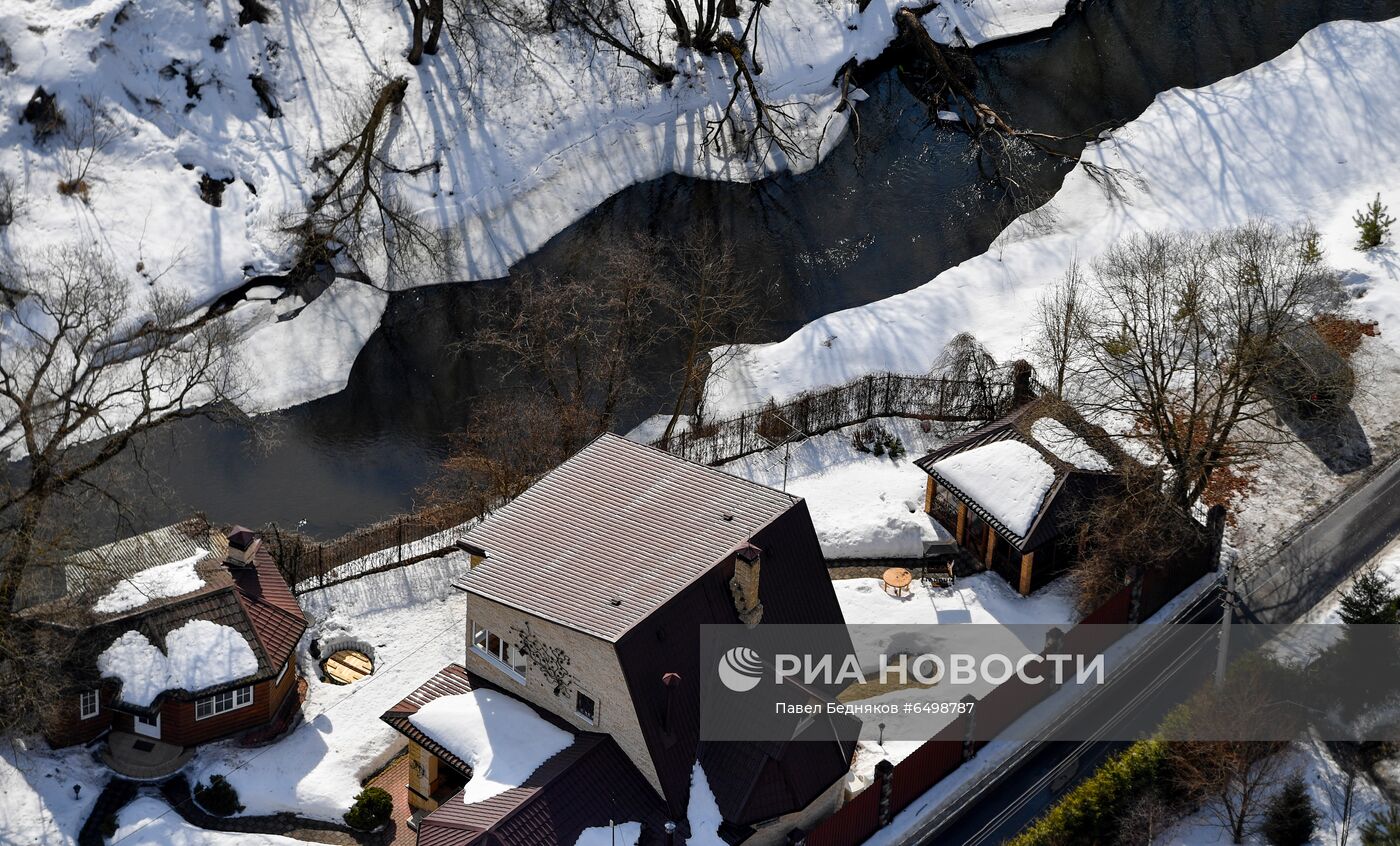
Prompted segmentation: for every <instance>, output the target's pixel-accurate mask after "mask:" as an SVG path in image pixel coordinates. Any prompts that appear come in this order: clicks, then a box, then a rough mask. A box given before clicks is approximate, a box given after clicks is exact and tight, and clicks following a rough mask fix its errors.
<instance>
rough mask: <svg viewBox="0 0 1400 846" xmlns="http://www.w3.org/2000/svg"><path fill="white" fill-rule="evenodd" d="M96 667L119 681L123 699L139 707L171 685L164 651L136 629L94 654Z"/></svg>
mask: <svg viewBox="0 0 1400 846" xmlns="http://www.w3.org/2000/svg"><path fill="white" fill-rule="evenodd" d="M97 670H98V672H100V673H102V675H103V676H115V677H116V678H118V679H120V680H121V683H122V701H123V702H127V703H129V704H131V705H139V706H140V707H142V708H145V707H147V706H149V705H150V704H151V703H152V702H154V701H155V700H156V697H157V696H160V695H161V693H163V692H164V691H166V690H169V689H170V664H169V662H167V661H166V660H165V653H163V652H161V651H160V650H159V649H157V648H156V646H155V644H153V643H151V642H150V641H149V640H147V639H146V636H145V635H143V634H141V633H140V632H137V631H128V632H122V634H121V636H120V637H118V638H117V639H116V640H114V641H112V645H111V646H109V647H107V649H106V650H104V651H103V653H102V654H101V655H99V656H97Z"/></svg>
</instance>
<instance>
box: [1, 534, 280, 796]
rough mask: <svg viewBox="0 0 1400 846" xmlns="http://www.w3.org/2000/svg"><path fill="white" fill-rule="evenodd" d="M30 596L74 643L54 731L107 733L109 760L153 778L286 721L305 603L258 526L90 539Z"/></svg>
mask: <svg viewBox="0 0 1400 846" xmlns="http://www.w3.org/2000/svg"><path fill="white" fill-rule="evenodd" d="M45 581H46V584H45V585H43V586H41V587H42V589H43V590H47V591H50V592H51V593H53V592H59V593H60V595H58V596H56V597H54V598H50V599H47V600H46V601H39V602H34V601H33V600H34V599H35V598H37V597H38V596H39V595H40V593H39V592H37V591H31V592H30V593H29V594H28V596H29V597H30V600H31V603H32V604H29V605H27V606H26V607H24V608H23V609H22V610H21V612H20V613H21V614H23V615H24V616H25V617H26V618H28V619H30V620H32V621H34V622H35V623H36V625H37V626H38V627H39V629H40V631H41V632H42V633H43V636H44V637H47V638H49V639H50V642H51V643H53V644H55V645H56V646H59V647H60V651H61V652H62V653H63V654H66V655H67V661H66V664H65V666H64V667H63V668H62V670H63V676H64V678H65V684H66V687H65V692H64V694H63V695H62V697H61V699H60V701H57V702H54V703H52V710H51V712H50V716H49V720H48V725H47V727H46V730H45V734H46V736H47V738H48V740H49V741H50V742H51V743H53V744H54V745H56V746H65V745H71V744H75V743H87V742H91V741H94V740H97V739H99V738H102V737H103V736H104V735H105V736H106V739H107V744H106V748H105V750H104V753H103V757H104V760H106V761H107V763H108V764H109V765H110V766H112V768H113V769H115V770H117V771H118V772H120V773H122V774H124V775H127V776H130V777H135V778H152V777H156V776H158V775H161V774H164V773H165V772H170V771H173V770H174V769H176V768H178V766H180V765H182V764H183V762H184V761H186V760H188V759H189V757H190V755H191V754H192V753H193V748H194V747H195V746H197V745H199V744H201V743H206V742H209V741H211V740H216V739H220V738H225V737H229V736H231V735H236V734H240V733H244V732H249V731H255V730H264V729H267V728H268V727H269V726H273V725H276V724H278V723H279V722H282V723H285V722H286V721H288V720H289V719H290V716H291V714H290V712H291V710H292V709H294V708H295V706H296V704H297V697H296V696H294V695H292V694H293V691H295V690H296V687H297V678H298V673H297V666H296V647H297V643H298V642H299V641H300V640H301V636H302V633H303V632H305V631H306V617H305V616H304V615H303V614H302V610H301V607H300V606H299V605H298V603H297V601H296V598H295V597H294V596H293V595H292V592H291V590H290V589H289V588H288V586H287V583H286V582H285V581H284V580H283V578H282V576H281V574H280V573H279V572H278V570H277V567H276V564H275V563H274V562H273V560H272V557H271V555H270V554H269V552H268V551H267V550H266V549H264V548H263V546H262V543H261V540H260V539H259V538H258V536H257V535H256V534H255V533H253V532H252V531H250V530H248V529H244V528H242V527H235V528H234V529H233V530H232V531H230V532H228V533H227V534H225V533H224V532H222V531H220V530H218V529H217V528H214V527H211V526H209V525H208V524H206V523H204V522H203V521H201V520H191V521H187V522H184V523H180V524H176V525H174V526H168V527H165V528H162V529H157V530H155V531H153V532H149V533H147V534H145V535H138V536H136V537H134V538H128V539H125V540H122V541H119V542H117V543H115V544H110V545H108V546H104V547H98V548H95V549H92V550H87V551H85V552H82V553H78V554H76V555H74V556H72V557H70V558H69V559H67V560H66V561H64V562H63V563H62V565H61V566H60V567H57V568H55V573H52V574H50V576H49V577H48V578H47V579H46V580H45Z"/></svg>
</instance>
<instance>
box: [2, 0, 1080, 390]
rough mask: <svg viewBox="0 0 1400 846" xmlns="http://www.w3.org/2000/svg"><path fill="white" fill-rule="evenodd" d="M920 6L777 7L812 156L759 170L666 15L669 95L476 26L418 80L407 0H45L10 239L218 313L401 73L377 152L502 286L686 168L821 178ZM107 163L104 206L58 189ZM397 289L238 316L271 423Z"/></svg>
mask: <svg viewBox="0 0 1400 846" xmlns="http://www.w3.org/2000/svg"><path fill="white" fill-rule="evenodd" d="M907 2H908V0H874V2H871V3H869V4H868V6H865V8H864V11H861V10H859V9H858V8H857V5H856V4H854V3H847V2H804V1H803V0H779V2H776V3H773V4H772V5H771V6H768V7H767V8H766V9H765V11H764V13H763V19H762V25H761V28H760V29H759V30H758V32H759V35H758V37H757V44H756V52H757V55H758V57H759V60H760V61H761V62H762V64H763V72H762V74H761V76H759V77H757V79H758V85H759V86H760V89H761V90H762V91H763V92H764V95H765V96H766V97H769V98H770V99H771V101H772V102H773V103H775V104H780V105H782V106H783V107H784V108H785V110H786V111H787V112H789V113H790V114H791V116H792V124H791V126H790V127H789V130H790V132H791V133H792V136H793V138H794V139H795V141H796V144H795V147H794V149H793V152H792V154H791V155H789V154H787V153H784V152H783V151H782V150H778V149H776V148H775V149H772V150H769V151H767V153H766V154H764V155H762V156H759V157H758V158H756V159H751V158H746V157H744V156H741V155H729V154H721V153H718V152H716V151H715V150H713V149H711V148H709V147H707V146H706V144H705V138H706V134H707V131H708V128H709V126H710V125H711V124H712V123H713V122H715V121H716V120H717V119H718V117H719V116H720V114H721V113H722V112H723V109H724V104H725V103H726V101H727V100H728V98H729V93H730V91H731V80H730V75H731V73H732V71H731V70H728V69H726V67H725V66H723V65H722V64H721V63H720V62H719V60H718V59H714V58H703V57H697V56H693V55H691V54H690V53H689V51H683V50H678V48H677V47H676V46H675V44H674V43H673V42H672V41H671V40H670V39H669V37H668V36H667V35H666V33H667V32H668V31H669V24H668V23H667V22H666V21H665V19H664V16H663V15H662V14H661V13H660V6H661V4H659V3H657V4H648V5H645V6H644V7H643V8H641V9H639V17H638V25H639V26H640V27H641V29H642V41H643V42H644V43H647V44H651V43H653V42H654V43H656V44H657V45H659V47H658V48H657V49H658V50H659V51H660V53H661V55H662V57H663V58H664V59H666V60H668V61H674V62H675V64H676V66H677V68H678V69H679V70H680V75H679V76H678V77H677V78H676V80H675V81H673V82H672V83H670V84H666V85H661V84H657V83H655V82H654V81H653V80H652V79H651V78H650V76H649V75H647V74H646V73H644V72H642V71H641V70H639V68H638V67H635V66H633V65H632V64H631V63H628V62H622V61H619V60H618V58H619V57H618V56H617V55H616V54H614V53H611V52H607V51H600V50H598V49H596V48H595V46H594V45H592V44H591V43H588V42H586V41H583V40H581V39H580V38H579V37H577V34H576V33H573V32H570V31H561V32H559V33H547V32H542V33H523V32H520V31H515V30H512V29H511V28H509V27H503V26H500V25H498V24H495V23H492V22H490V21H488V20H481V21H476V22H474V23H473V24H472V26H473V27H475V28H476V37H475V38H474V39H471V40H464V41H463V43H462V44H461V45H460V47H459V45H458V44H457V43H456V41H455V40H454V38H450V37H444V38H443V43H442V49H441V50H440V52H439V53H438V54H437V55H436V56H429V57H426V58H425V60H424V61H423V63H422V64H421V65H419V66H418V67H416V68H415V67H412V66H410V65H409V64H407V62H406V61H405V59H404V53H405V51H406V50H407V47H408V36H407V27H408V25H409V22H408V20H407V17H406V16H407V12H406V9H405V7H404V6H403V4H396V3H392V2H390V0H373V2H369V3H365V4H356V5H354V6H351V7H346V6H345V5H344V4H341V3H337V2H332V0H291V2H287V3H282V4H277V10H276V11H275V12H273V13H272V15H271V17H269V18H268V19H267V20H266V21H265V22H258V21H246V22H244V23H240V21H242V20H243V19H242V18H241V17H239V16H237V15H236V14H235V13H234V12H233V11H232V10H231V9H230V8H228V7H222V8H221V11H211V10H210V9H206V8H204V7H202V6H199V5H198V4H195V5H188V4H177V3H171V4H155V5H153V4H134V3H130V2H125V0H92V2H89V3H86V4H84V5H82V6H80V7H77V8H73V7H72V4H69V3H64V2H60V0H48V2H40V3H34V4H26V5H24V6H23V7H22V8H16V9H13V10H8V11H6V12H3V13H0V37H2V38H3V41H4V43H5V45H6V47H7V50H6V53H7V55H8V56H9V59H10V63H12V65H13V67H9V68H8V69H7V75H6V77H5V84H6V87H7V89H8V90H11V91H12V92H14V95H15V98H16V99H18V100H20V102H23V100H24V99H26V98H28V97H29V95H30V93H31V92H33V91H34V90H35V89H36V87H38V86H42V87H43V88H44V89H45V91H47V92H48V93H50V94H53V95H55V96H56V98H57V101H56V102H57V103H58V105H59V108H60V110H61V111H62V112H63V114H64V117H65V120H66V122H67V124H68V130H67V131H65V132H60V133H59V134H58V135H57V136H55V137H51V138H49V139H48V140H47V141H43V142H36V140H35V139H34V137H33V133H32V126H31V125H29V124H22V123H20V122H19V121H18V120H17V118H18V114H17V113H10V112H7V113H6V114H5V116H4V117H3V118H0V172H4V173H7V174H9V175H10V176H11V177H12V178H13V179H14V180H15V191H16V194H17V195H22V198H23V203H22V204H21V207H20V209H19V214H18V215H17V217H16V220H15V221H14V223H12V224H10V226H8V227H6V228H5V229H4V230H3V237H4V238H5V239H6V241H7V242H8V244H10V245H21V244H22V245H24V246H25V247H26V248H38V247H42V246H45V245H49V244H57V243H64V242H67V241H70V240H72V239H73V237H74V233H79V234H80V235H81V236H84V237H88V238H91V239H92V240H95V241H97V242H99V243H101V244H102V245H103V246H104V248H105V249H106V250H108V251H109V252H110V253H111V254H112V256H113V258H114V260H115V262H116V265H117V267H118V268H119V269H121V270H122V271H124V272H128V273H130V274H131V275H130V277H129V281H130V286H131V293H132V296H133V297H135V298H136V299H137V300H138V302H140V301H142V300H143V299H144V298H146V297H147V296H148V295H149V293H150V292H152V291H157V290H159V291H164V292H166V293H168V294H171V295H175V296H178V297H179V298H181V299H182V300H183V301H185V302H187V303H188V305H189V307H190V308H191V309H197V308H201V307H203V306H207V305H209V304H211V303H213V302H215V301H216V300H218V299H219V298H220V296H221V295H224V294H225V293H227V292H229V291H233V290H235V289H238V288H240V287H241V286H243V285H244V282H245V279H246V278H249V277H252V276H255V275H258V274H265V273H277V272H279V271H282V270H285V269H286V268H287V266H288V264H289V260H290V259H291V257H292V243H291V240H290V238H289V237H288V236H287V235H286V233H285V228H286V226H287V224H288V222H289V217H290V216H292V215H295V214H296V213H297V211H298V210H300V209H302V208H304V207H305V205H306V203H307V202H308V200H309V198H310V196H311V192H312V191H313V190H315V188H316V186H317V185H319V184H322V183H323V182H325V181H326V179H327V178H328V177H326V176H324V174H320V175H318V169H319V170H320V171H324V170H325V165H324V164H318V162H319V161H320V160H321V157H322V156H323V155H324V154H325V152H326V150H327V149H329V148H333V147H335V146H336V145H339V144H341V143H343V141H344V139H345V138H346V137H349V134H350V133H351V132H352V131H354V130H355V128H356V127H354V126H352V123H353V118H351V117H350V114H351V113H352V112H353V111H354V110H355V109H356V107H357V104H359V103H361V102H362V101H364V100H365V98H366V97H369V98H371V99H372V98H373V96H374V92H375V91H377V90H378V89H379V88H380V87H382V86H383V85H384V84H386V83H387V82H388V80H389V79H390V78H392V77H395V76H400V75H402V76H405V77H406V78H407V79H408V81H409V85H408V91H407V94H406V96H405V98H404V100H403V102H402V104H401V105H400V106H399V107H398V108H397V110H396V116H395V118H394V120H395V122H396V125H395V128H394V129H393V131H392V133H391V135H390V137H389V140H388V141H387V142H386V144H385V147H384V148H383V149H381V150H380V151H379V154H380V156H381V157H383V158H384V159H385V160H387V161H392V162H394V163H395V164H396V166H398V167H400V168H404V169H409V170H413V171H416V170H418V169H419V167H420V166H426V167H424V168H423V169H422V170H421V172H412V173H409V172H400V173H397V174H396V176H395V178H394V191H395V193H396V195H397V196H398V198H399V199H400V200H402V201H403V202H404V203H405V204H406V205H407V207H408V208H409V209H410V210H411V211H412V212H413V213H414V214H416V215H417V216H418V218H419V219H420V220H422V221H424V222H426V223H427V224H428V225H430V226H433V227H441V228H442V229H444V230H445V231H447V232H449V233H450V234H451V235H452V236H453V238H454V239H455V240H456V242H457V245H458V248H457V250H455V256H454V258H455V261H454V262H453V265H454V269H453V275H452V277H451V278H453V279H468V280H472V279H487V278H493V277H499V276H502V275H504V274H505V273H506V271H507V270H508V269H509V267H510V265H511V264H513V263H514V262H515V261H517V260H518V259H520V258H521V257H523V256H525V255H527V254H528V253H530V252H532V251H533V250H535V249H537V248H538V247H540V246H541V245H542V244H543V243H544V242H545V241H546V240H548V239H549V238H550V237H552V236H553V235H555V234H556V233H558V232H559V231H560V230H562V229H564V228H565V227H566V226H568V225H569V224H570V223H572V222H574V221H575V220H577V219H578V218H579V217H581V216H582V215H584V214H585V213H587V212H588V211H589V210H590V209H592V208H594V207H595V206H597V205H598V204H599V203H601V202H603V201H604V200H605V199H607V198H608V197H610V196H612V195H613V194H615V193H616V192H618V191H620V190H622V189H623V188H626V187H627V186H629V185H633V184H635V183H638V182H643V181H646V180H650V179H655V178H656V177H659V176H661V175H663V174H666V173H680V174H687V175H692V176H699V177H704V178H707V179H717V180H730V181H740V182H747V181H752V180H754V179H759V178H762V177H764V176H766V175H769V174H772V173H777V172H782V171H793V172H800V171H804V170H807V169H810V168H811V167H813V166H814V165H815V164H816V163H817V162H819V161H820V160H821V159H822V158H823V157H824V156H825V155H826V154H827V153H828V152H830V150H831V149H832V148H833V147H834V146H835V145H836V144H837V143H838V142H839V140H840V139H841V137H842V136H843V134H844V132H845V128H846V122H847V120H848V118H849V115H850V110H849V109H846V108H844V106H843V105H842V104H843V92H842V89H841V87H840V86H837V85H835V84H833V80H834V79H835V78H836V77H837V75H838V71H839V69H840V68H842V67H843V66H845V65H846V64H847V63H848V62H850V61H852V60H854V61H858V62H859V61H866V60H869V59H871V58H874V57H875V56H877V55H879V54H880V53H881V52H882V51H883V50H884V49H885V47H886V45H887V44H888V43H889V42H890V40H891V39H892V38H893V36H894V24H893V19H892V15H893V11H894V10H895V9H896V8H897V7H899V6H902V5H905V4H906V3H907ZM862 5H863V4H862ZM1063 10H1064V3H1063V0H978V2H976V3H971V4H967V3H950V4H947V7H946V8H943V7H939V8H937V9H935V10H934V11H933V12H931V13H930V14H929V15H928V18H927V25H928V26H929V28H930V30H931V31H932V32H933V34H934V35H935V37H938V38H940V39H942V40H945V41H953V40H955V39H959V38H961V39H964V40H966V41H968V42H971V43H977V42H981V41H984V40H987V39H991V38H997V37H1003V36H1006V35H1010V34H1015V33H1021V32H1026V31H1030V30H1034V29H1038V28H1040V27H1043V26H1047V25H1049V24H1050V23H1051V22H1053V21H1054V20H1055V19H1056V18H1058V17H1059V15H1060V14H1061V13H1062V12H1063ZM236 18H237V19H236ZM739 25H740V22H738V21H734V22H731V23H730V24H726V26H734V27H738V26H739ZM648 49H650V47H649V48H648ZM672 54H674V55H672ZM250 80H251V81H252V82H250ZM254 83H256V85H255V84H254ZM847 96H848V98H849V99H850V100H851V101H857V100H859V99H862V98H863V96H864V95H863V92H860V91H859V90H858V89H857V90H855V91H852V92H848V94H847ZM84 102H87V103H90V104H91V105H92V107H93V108H92V109H89V108H88V107H87V106H85V105H84ZM92 115H98V117H96V118H93V117H92ZM89 130H91V131H89ZM70 135H71V136H73V137H72V138H69V137H68V136H70ZM99 137H100V139H101V140H100V142H99V141H98V138H99ZM89 153H90V154H91V155H90V156H88V154H89ZM84 157H89V158H90V159H91V161H90V164H89V165H87V166H85V167H84V170H85V173H86V174H87V178H86V179H85V180H84V181H85V184H86V186H87V187H86V188H85V189H84V191H83V192H82V193H81V194H70V195H61V194H60V193H59V192H57V191H55V190H54V188H53V186H54V185H55V184H58V183H59V182H60V181H63V180H66V179H70V178H71V177H72V176H73V174H71V173H69V171H70V170H72V169H73V168H74V167H75V161H77V160H79V159H82V158H84ZM211 186H216V187H211ZM211 192H212V194H213V196H214V197H215V198H216V199H217V205H213V204H210V202H209V197H210V194H211ZM201 193H203V194H204V199H201ZM364 269H365V270H366V271H367V272H368V275H369V279H370V280H371V281H372V283H373V286H374V287H377V288H382V289H385V290H401V289H404V288H410V287H414V286H417V285H423V284H433V283H438V282H444V281H447V280H446V279H442V278H421V277H416V276H415V277H412V278H394V277H393V275H392V274H391V273H390V272H389V271H388V269H387V268H386V266H384V264H383V262H382V257H380V260H379V261H378V262H377V263H376V260H375V259H374V258H373V257H370V259H369V263H368V266H366V267H365V268H364ZM374 287H370V288H366V286H364V285H362V284H357V283H351V282H346V281H341V282H337V283H336V284H335V285H333V286H331V287H330V288H329V289H328V290H326V291H325V292H324V293H320V294H319V296H317V297H316V298H315V299H314V300H312V301H311V304H310V305H306V301H307V300H308V299H311V296H310V294H309V293H308V292H306V291H298V290H285V291H284V290H279V289H278V288H277V287H276V286H264V288H265V290H259V291H258V292H257V294H258V297H257V298H256V299H243V300H241V301H240V302H239V303H238V304H237V305H236V306H235V308H234V310H233V313H232V314H231V315H230V317H229V319H230V320H232V321H234V322H235V323H236V324H237V325H238V326H239V327H240V329H241V330H242V331H243V333H244V335H245V338H244V342H243V344H242V348H243V351H244V355H245V356H246V358H247V368H246V369H247V370H248V371H249V372H251V373H256V374H258V375H259V380H260V384H258V385H257V386H256V388H255V390H254V391H252V392H251V396H252V399H251V400H250V408H249V410H252V411H267V410H272V409H278V408H284V407H287V406H290V405H295V404H298V403H302V402H306V401H308V400H311V399H314V398H316V397H320V396H324V395H326V394H329V393H334V392H335V391H338V390H341V389H342V388H344V386H345V383H346V380H347V378H348V375H349V371H350V367H351V364H352V363H353V361H354V360H355V356H356V354H357V353H358V352H359V350H360V348H361V347H362V346H363V345H364V343H365V340H366V339H367V337H368V336H369V334H371V333H372V332H373V331H374V329H375V328H376V327H377V326H378V324H379V319H380V317H381V315H382V313H383V309H384V303H385V297H384V296H383V294H382V293H381V292H379V291H376V290H374ZM312 359H314V362H313V361H311V360H312Z"/></svg>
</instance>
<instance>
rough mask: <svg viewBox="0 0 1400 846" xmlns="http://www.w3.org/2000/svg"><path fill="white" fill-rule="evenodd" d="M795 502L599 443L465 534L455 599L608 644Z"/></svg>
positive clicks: (626, 444) (607, 441)
mask: <svg viewBox="0 0 1400 846" xmlns="http://www.w3.org/2000/svg"><path fill="white" fill-rule="evenodd" d="M796 502H798V500H797V498H796V497H793V496H789V495H788V494H785V493H782V492H780V491H776V490H773V489H772V488H766V487H763V486H761V485H756V484H754V483H752V482H749V481H746V480H744V479H740V478H738V477H736V476H731V475H729V474H728V473H725V472H723V471H720V470H716V469H714V468H711V467H704V466H702V465H699V464H694V463H691V462H689V461H684V460H682V459H680V458H677V457H675V456H673V455H670V454H668V453H664V452H661V451H660V450H657V449H655V448H653V447H649V446H643V445H642V444H637V443H633V442H632V441H629V440H626V439H625V438H620V437H618V436H616V435H611V434H608V435H603V436H601V437H599V438H598V439H597V440H595V441H593V443H591V444H589V445H588V446H587V447H585V448H584V449H583V450H582V451H580V452H579V453H578V454H577V455H575V456H574V457H573V458H571V459H569V460H568V461H566V462H564V463H563V464H562V465H560V466H559V467H557V468H556V469H555V470H553V471H552V472H550V473H549V474H548V475H546V476H545V477H544V478H542V479H541V480H539V481H538V482H536V483H535V484H534V485H532V486H531V487H530V488H529V490H527V491H525V493H523V494H521V495H520V496H519V497H517V498H516V499H515V500H514V501H513V502H511V503H510V504H508V505H506V506H504V507H503V508H501V509H500V510H499V511H497V512H496V513H494V514H493V515H491V516H490V517H489V518H487V519H486V520H485V521H484V522H483V523H481V524H479V525H478V526H476V527H475V528H473V529H472V530H471V531H470V532H468V534H467V536H466V539H467V540H468V541H469V542H471V543H475V544H477V545H479V546H481V547H482V548H484V549H485V550H486V554H487V559H486V562H485V563H484V564H481V565H479V566H477V567H475V568H473V569H472V570H471V571H470V572H468V573H466V574H464V575H462V576H461V577H459V578H458V579H457V581H456V583H455V584H456V585H457V587H459V588H462V589H463V590H467V591H470V592H472V593H476V594H479V595H481V596H485V597H487V598H489V599H493V600H495V601H497V602H501V603H504V604H506V605H510V606H512V607H515V608H518V609H520V610H522V611H526V612H528V613H530V614H534V615H536V616H538V617H542V618H544V619H547V620H551V621H553V622H556V623H559V624H560V625H563V626H567V627H569V628H573V629H577V630H579V631H582V632H585V633H587V634H591V635H594V636H596V637H600V638H603V639H605V640H610V641H615V640H617V639H618V638H619V637H621V636H622V635H623V634H624V633H626V632H627V630H628V629H630V628H631V627H632V626H634V625H635V624H636V623H637V622H638V621H639V620H642V619H644V618H645V617H646V616H647V615H648V614H650V613H651V612H652V611H654V610H655V609H656V608H658V607H660V606H661V605H662V604H663V603H664V602H666V600H668V599H670V598H671V597H672V596H674V595H675V594H676V593H677V592H679V591H680V590H681V589H682V588H684V587H685V586H686V585H688V584H690V583H691V582H693V581H694V580H695V579H696V578H697V577H699V576H700V575H701V574H702V573H705V572H707V571H708V570H710V569H711V568H712V567H714V566H715V565H716V564H717V563H718V562H720V561H721V560H723V559H724V558H726V557H727V556H729V555H730V554H731V553H732V552H733V551H734V550H735V549H736V548H737V547H738V546H740V545H741V544H744V543H746V542H747V541H748V540H749V539H750V538H751V537H753V536H754V535H755V534H756V533H757V532H758V531H759V530H760V529H762V528H763V527H764V526H766V525H768V524H769V523H771V522H773V520H774V519H776V518H777V517H779V516H780V515H782V514H783V513H785V512H787V511H788V510H789V509H791V508H792V507H793V505H794V504H795V503H796Z"/></svg>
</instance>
